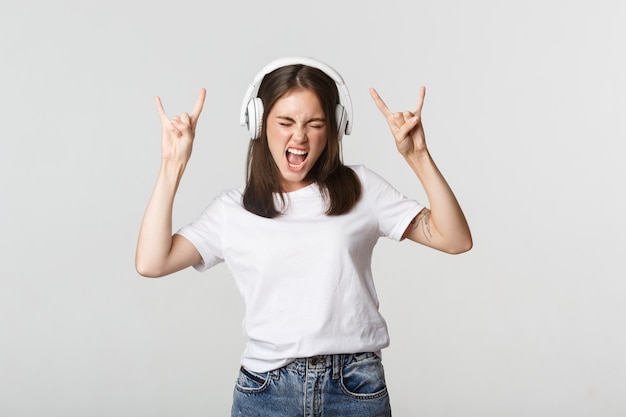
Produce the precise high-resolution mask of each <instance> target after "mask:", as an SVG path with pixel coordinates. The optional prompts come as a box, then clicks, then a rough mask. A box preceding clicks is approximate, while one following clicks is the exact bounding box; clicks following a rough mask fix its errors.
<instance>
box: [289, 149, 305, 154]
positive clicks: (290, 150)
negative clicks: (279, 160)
mask: <svg viewBox="0 0 626 417" xmlns="http://www.w3.org/2000/svg"><path fill="white" fill-rule="evenodd" d="M287 152H289V153H292V154H294V155H306V154H307V153H308V152H307V151H302V150H300V149H291V148H289V149H287Z"/></svg>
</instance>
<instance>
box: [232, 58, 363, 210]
mask: <svg viewBox="0 0 626 417" xmlns="http://www.w3.org/2000/svg"><path fill="white" fill-rule="evenodd" d="M299 89H306V90H310V91H311V92H313V93H314V94H315V95H316V96H317V98H318V99H319V101H320V103H321V105H322V109H323V111H324V116H325V117H326V120H327V129H326V132H327V135H328V136H327V140H326V148H325V149H324V151H323V152H322V154H321V155H320V157H319V159H318V160H317V162H316V163H315V165H314V166H313V168H312V169H311V171H310V172H309V173H308V175H307V179H309V180H312V181H315V182H317V184H318V186H319V187H320V190H321V191H322V194H323V195H324V198H325V199H326V203H327V209H326V214H327V215H329V216H336V215H340V214H344V213H347V212H348V211H350V210H351V209H352V208H353V207H354V205H355V204H356V202H357V201H358V199H359V197H360V195H361V183H360V182H359V179H358V177H357V176H356V174H355V173H354V171H352V170H351V169H350V168H348V167H347V166H345V165H344V164H343V163H342V161H341V147H340V144H339V134H338V128H337V117H336V113H335V111H336V107H337V104H338V103H339V93H338V92H337V85H336V84H335V81H334V80H333V79H332V78H330V77H329V76H328V75H327V74H326V73H324V72H323V71H322V70H319V69H317V68H314V67H310V66H307V65H302V64H296V65H288V66H285V67H281V68H278V69H276V70H274V71H272V72H270V73H269V74H267V75H266V76H265V77H264V78H263V81H262V82H261V85H260V86H259V92H258V94H257V96H258V97H260V98H261V100H262V101H263V107H264V111H263V121H262V127H263V128H262V131H261V137H260V138H259V139H258V140H251V141H250V145H249V147H248V161H247V167H246V188H245V190H244V193H243V205H244V207H245V208H246V210H248V211H250V212H252V213H254V214H257V215H259V216H263V217H268V218H273V217H277V216H279V215H281V212H282V208H283V207H284V206H285V204H284V203H285V200H284V196H283V190H282V189H281V178H280V176H281V174H280V171H279V169H278V167H277V166H276V163H275V162H274V159H273V158H272V155H271V153H270V150H269V146H268V143H267V133H266V129H265V126H266V124H267V115H268V114H269V113H270V110H271V109H272V107H273V106H274V104H275V103H276V101H278V100H279V99H280V98H281V97H283V96H284V95H285V94H287V93H289V92H291V91H294V90H299ZM274 193H277V194H279V195H280V198H281V201H282V203H283V204H282V206H281V207H277V206H276V200H275V198H274Z"/></svg>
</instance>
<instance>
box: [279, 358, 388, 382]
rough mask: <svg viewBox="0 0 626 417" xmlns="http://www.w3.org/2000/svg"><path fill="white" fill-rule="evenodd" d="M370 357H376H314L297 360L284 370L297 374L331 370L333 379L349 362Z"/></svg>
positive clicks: (337, 376)
mask: <svg viewBox="0 0 626 417" xmlns="http://www.w3.org/2000/svg"><path fill="white" fill-rule="evenodd" d="M372 356H377V355H376V354H375V353H373V352H362V353H349V354H335V355H316V356H311V357H308V358H297V359H294V360H293V361H292V362H290V363H288V364H287V365H285V366H284V369H286V370H293V371H296V372H298V373H305V372H307V371H308V372H324V371H326V370H327V369H332V371H333V378H334V379H337V378H339V376H340V374H341V368H343V367H344V366H345V365H348V364H349V363H351V362H355V361H357V362H358V361H360V360H364V359H367V358H370V357H372Z"/></svg>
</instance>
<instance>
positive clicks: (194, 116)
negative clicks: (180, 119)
mask: <svg viewBox="0 0 626 417" xmlns="http://www.w3.org/2000/svg"><path fill="white" fill-rule="evenodd" d="M205 98H206V89H204V88H203V89H201V90H200V94H198V99H197V100H196V104H195V105H194V106H193V111H192V112H191V115H190V116H191V123H192V124H193V126H195V125H196V123H197V121H198V117H200V113H201V112H202V108H203V107H204V99H205Z"/></svg>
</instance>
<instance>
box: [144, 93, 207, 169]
mask: <svg viewBox="0 0 626 417" xmlns="http://www.w3.org/2000/svg"><path fill="white" fill-rule="evenodd" d="M205 97H206V90H205V89H204V88H203V89H201V90H200V94H199V95H198V99H197V100H196V104H195V106H194V108H193V111H192V112H191V114H188V113H183V114H181V115H180V116H174V117H173V118H172V119H169V118H168V117H167V115H166V114H165V109H164V108H163V103H161V98H159V97H156V98H155V102H156V106H157V111H158V112H159V118H160V119H161V129H162V137H161V158H162V160H163V161H177V162H182V163H184V164H186V163H187V161H189V158H190V157H191V149H192V147H193V140H194V137H195V135H196V125H197V124H198V118H199V117H200V113H201V112H202V107H203V106H204V99H205Z"/></svg>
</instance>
